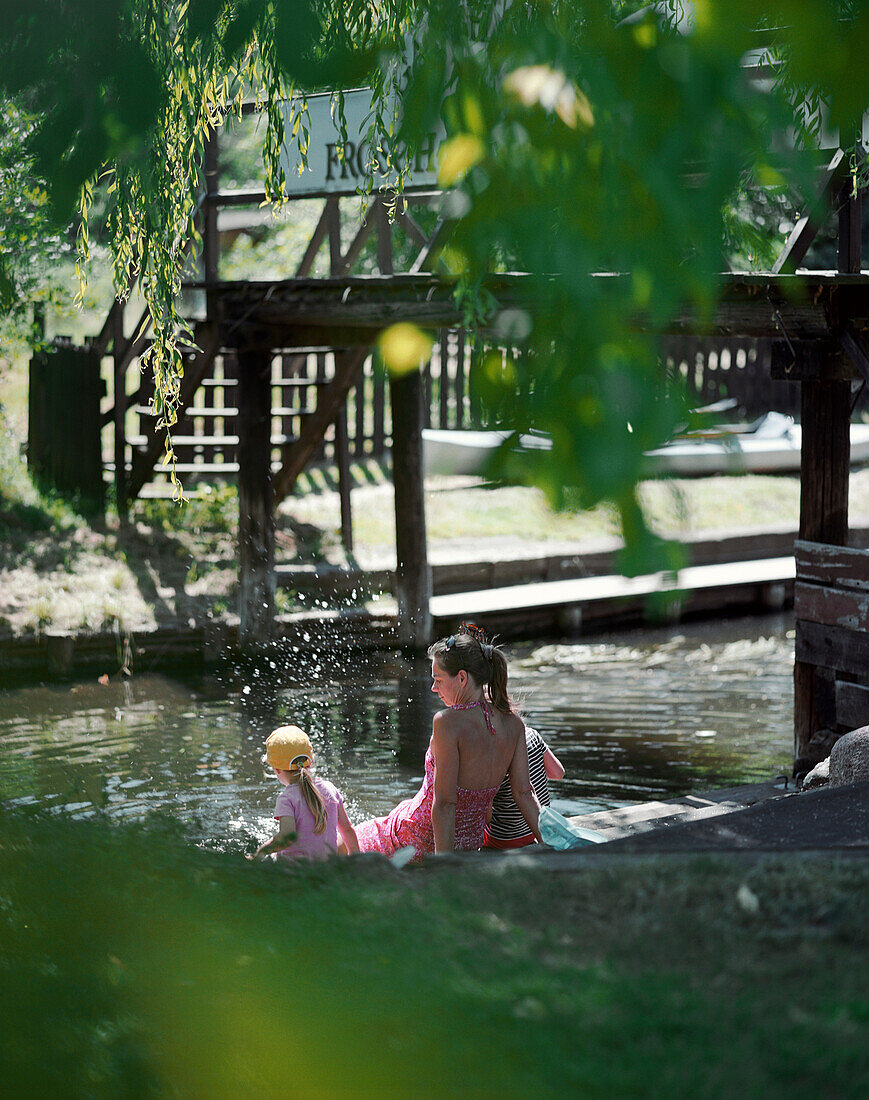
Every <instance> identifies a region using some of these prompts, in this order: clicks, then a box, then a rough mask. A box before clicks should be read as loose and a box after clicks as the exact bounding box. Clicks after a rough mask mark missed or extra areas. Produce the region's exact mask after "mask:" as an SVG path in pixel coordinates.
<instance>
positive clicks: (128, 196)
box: [0, 0, 869, 569]
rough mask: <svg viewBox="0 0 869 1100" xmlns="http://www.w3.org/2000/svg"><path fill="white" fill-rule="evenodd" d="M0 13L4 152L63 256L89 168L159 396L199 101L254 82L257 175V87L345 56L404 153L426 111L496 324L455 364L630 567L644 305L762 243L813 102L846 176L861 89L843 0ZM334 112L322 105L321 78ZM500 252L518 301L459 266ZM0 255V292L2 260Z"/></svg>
mask: <svg viewBox="0 0 869 1100" xmlns="http://www.w3.org/2000/svg"><path fill="white" fill-rule="evenodd" d="M0 14H2V15H3V16H4V20H5V22H4V33H3V37H2V39H0V90H2V92H3V94H4V95H5V96H6V97H7V98H8V100H9V101H11V102H14V103H15V104H16V105H17V108H18V109H19V110H22V111H23V110H24V109H25V107H26V110H27V112H28V115H27V117H28V118H29V119H31V120H33V122H32V132H31V133H29V134H28V135H27V136H26V140H25V142H24V146H25V150H26V156H27V157H29V158H31V159H30V161H29V163H30V164H31V165H32V169H31V170H32V175H33V177H34V178H35V179H42V180H44V181H45V187H46V189H47V194H48V196H49V198H50V200H51V202H52V204H53V208H54V210H55V213H56V216H57V218H58V220H59V221H60V222H64V221H65V220H66V219H67V218H69V217H70V216H71V215H72V214H73V213H75V212H76V211H77V214H78V217H79V231H78V251H79V255H80V257H81V259H82V261H84V259H85V258H86V256H87V254H88V251H89V247H90V244H89V234H88V228H87V226H88V217H89V214H90V211H91V207H92V204H93V203H94V202H95V201H96V199H97V195H98V190H99V188H98V181H99V180H102V183H101V184H99V186H101V187H102V188H103V189H104V203H105V218H106V224H107V227H108V231H109V234H110V237H111V242H112V243H111V247H112V253H113V257H114V264H115V282H116V286H117V289H118V290H119V292H121V293H125V290H126V283H127V278H128V274H129V270H130V268H131V267H132V268H134V269H137V270H138V271H139V274H140V276H141V281H142V286H143V288H144V293H145V297H146V300H147V304H148V307H149V310H150V315H151V320H152V323H153V325H154V330H155V333H156V337H157V339H156V342H155V344H154V346H153V349H152V350H151V352H150V355H151V359H150V366H151V369H152V370H153V371H154V374H155V378H156V383H157V385H156V392H157V397H156V404H157V411H158V413H160V414H161V415H162V416H163V418H164V420H165V422H166V423H167V424H171V422H172V419H173V416H174V411H173V409H174V403H175V401H176V398H177V392H178V384H179V378H180V369H181V367H180V355H179V348H178V345H179V340H180V339H181V338H182V337H183V334H184V330H185V326H184V320H183V318H182V317H181V316H180V314H179V312H178V306H177V291H178V287H179V278H180V272H181V270H182V266H183V264H184V262H185V256H186V251H187V248H188V243H189V242H190V241H193V242H194V245H195V241H196V231H195V225H194V212H195V205H196V203H195V196H196V190H197V186H198V166H199V163H200V161H201V156H202V149H203V143H204V141H205V140H206V138H207V136H208V134H209V133H210V132H211V131H212V130H213V129H214V127H215V126H217V125H218V124H219V123H220V122H221V121H222V120H223V119H224V117H225V116H226V114H227V113H228V112H231V111H232V110H233V109H234V108H237V107H238V105H239V104H240V101H241V99H242V98H243V97H244V96H246V95H248V94H250V93H251V92H252V91H253V92H255V93H256V94H257V95H258V96H259V97H260V98H261V102H262V106H263V112H262V121H263V125H262V126H261V130H260V133H261V148H262V154H263V157H264V165H265V172H264V174H265V180H266V189H267V192H268V193H269V194H270V195H271V196H273V197H274V198H276V199H278V200H280V197H281V194H282V187H283V177H282V174H281V173H282V169H281V168H280V164H279V154H280V150H281V146H282V144H283V143H284V140H285V136H286V135H285V134H284V121H283V116H282V113H281V101H282V99H284V98H286V97H290V98H292V99H293V101H294V103H295V110H296V111H297V112H301V113H302V115H303V114H304V94H305V93H306V92H309V91H312V90H314V89H317V88H340V87H347V86H352V85H354V84H358V83H359V82H360V81H362V80H363V79H365V80H368V82H369V83H370V85H371V87H372V90H373V99H372V115H371V125H372V128H373V131H374V133H375V136H380V137H381V138H383V139H384V140H386V139H387V137H389V136H390V135H391V134H392V131H393V130H394V128H395V126H396V125H399V124H400V130H401V133H400V137H402V138H403V139H404V140H405V142H406V143H407V150H408V155H409V156H412V154H413V149H414V145H415V144H416V143H418V142H419V141H420V140H421V137H422V135H424V134H427V133H429V132H430V130H431V129H432V127H433V125H434V124H435V123H436V122H438V120H440V121H441V122H442V123H443V125H444V127H445V130H446V142H445V144H444V146H443V149H442V171H443V172H444V175H445V178H446V177H448V182H449V183H451V184H452V183H455V186H454V187H453V189H452V190H451V192H450V194H449V196H448V198H447V201H446V205H445V213H446V214H447V216H448V217H449V218H450V219H451V221H452V223H453V232H452V235H451V237H450V239H449V240H448V241H447V244H446V247H445V249H444V252H443V256H444V258H445V260H446V262H447V263H448V265H449V266H450V267H451V268H452V270H453V271H456V272H458V274H459V277H460V293H461V294H462V297H463V301H464V302H465V305H466V308H467V312H468V319H469V321H485V322H486V323H487V324H488V325H489V326H490V327H491V328H493V329H494V332H495V335H496V337H497V338H498V340H499V341H500V342H501V343H503V344H504V345H506V346H508V347H511V348H515V355H514V356H513V357H512V359H511V360H510V361H509V362H508V363H507V364H505V365H504V366H503V367H501V368H498V367H496V365H495V364H494V363H490V364H489V368H490V369H487V370H484V371H482V372H479V396H480V398H481V399H482V400H484V401H485V402H486V403H487V404H489V405H490V406H491V407H493V408H494V409H496V410H497V411H498V415H499V416H500V418H501V419H502V421H503V422H504V423H506V424H509V425H511V426H514V427H516V428H517V429H522V428H524V427H526V426H528V425H529V424H533V425H534V426H535V427H537V428H539V429H542V430H545V431H548V432H550V433H551V435H552V437H553V440H554V447H553V449H552V451H551V452H549V453H541V454H540V455H538V456H537V461H535V462H534V463H533V464H532V463H529V462H523V463H522V464H521V466H517V467H516V468H513V469H510V468H509V467H510V465H511V462H512V463H513V465H514V466H515V460H511V458H510V457H509V456H505V458H504V462H505V464H506V465H505V469H504V473H505V474H506V475H508V476H510V477H511V478H515V477H517V476H518V477H522V478H524V479H526V480H533V481H534V482H535V483H536V484H539V485H541V486H542V487H544V488H545V489H546V491H547V493H548V494H549V496H550V498H551V500H552V501H553V502H555V503H556V504H560V503H562V502H563V501H564V500H565V499H566V498H565V496H564V490H565V488H566V487H571V488H572V489H573V492H574V499H579V500H580V502H581V503H582V505H583V506H589V505H592V504H594V503H595V502H597V501H599V500H603V499H606V500H610V501H612V502H613V503H614V504H615V506H616V508H617V509H618V511H619V514H620V516H621V522H622V526H623V530H624V533H625V536H626V541H627V543H628V546H629V560H627V561H626V568H628V569H634V568H644V569H649V568H655V567H664V568H667V567H672V566H673V565H674V564H676V563H677V556H675V555H674V552H673V550H672V548H669V547H666V546H664V545H662V544H660V543H658V541H657V540H655V539H654V538H653V537H652V536H651V534H650V533H649V532H648V529H647V527H646V524H645V521H644V518H643V514H642V511H641V509H640V508H639V506H638V504H637V496H636V492H635V484H636V478H637V475H638V471H639V468H640V461H641V455H642V453H643V451H644V450H647V449H649V448H651V447H654V446H656V445H658V444H660V443H662V442H663V441H665V440H666V439H667V438H668V437H669V436H670V435H671V434H672V433H673V431H674V430H675V429H676V427H677V426H678V425H679V424H681V423H683V422H684V419H685V416H686V410H685V408H684V406H683V400H682V395H681V392H680V389H679V387H678V386H676V385H674V384H673V383H672V380H669V379H666V378H662V376H661V371H660V367H659V363H658V357H657V354H656V348H655V342H654V334H655V332H657V331H659V330H661V329H663V328H665V327H666V326H667V324H668V323H669V322H670V320H671V319H672V317H673V315H674V313H675V312H676V311H677V310H679V309H680V308H681V307H682V306H683V305H684V304H688V305H690V306H692V307H693V308H694V309H695V310H696V311H697V312H698V313H699V316H700V317H701V319H705V320H709V319H711V318H712V317H713V315H714V309H715V301H716V294H717V289H718V283H719V273H720V272H721V271H722V270H723V269H724V267H725V263H726V259H727V258H734V257H735V258H740V259H744V260H745V261H746V262H748V263H763V262H769V259H770V258H771V257H772V255H773V252H774V247H775V241H776V239H777V238H778V239H780V236H781V232H782V227H783V225H784V224H785V223H786V221H787V214H784V213H783V212H782V210H781V208H780V204H781V197H782V195H783V194H784V193H785V190H786V188H790V189H792V190H794V191H795V192H796V194H797V196H798V197H797V199H796V200H795V201H796V203H797V204H798V205H799V204H801V203H802V202H803V201H804V196H805V195H807V194H809V193H810V192H811V188H812V184H811V169H812V167H813V165H814V163H815V158H814V151H813V148H812V147H813V146H814V145H815V144H816V143H817V138H818V136H819V134H820V132H821V130H822V128H823V127H824V126H828V127H830V126H831V127H834V128H835V127H838V128H839V130H840V132H841V134H842V135H843V140H845V141H846V145H847V146H848V148H849V149H850V150H851V152H852V153H853V163H852V167H853V173H854V180H855V183H856V181H857V180H858V179H860V178H862V176H863V175H864V174H865V170H864V169H863V167H862V166H861V164H860V163H859V161H858V157H857V147H856V146H855V145H854V143H853V138H854V134H855V129H856V128H857V126H858V124H859V120H860V118H861V116H862V113H863V110H864V109H865V107H866V104H867V102H869V76H867V70H866V67H865V65H864V64H863V63H862V58H863V57H864V56H865V53H866V47H867V45H869V6H867V4H866V3H865V2H862V0H694V2H693V3H688V2H687V0H684V2H683V0H660V2H659V3H657V4H654V5H647V6H643V5H642V4H640V3H639V2H630V0H530V2H529V3H523V4H509V3H504V2H503V0H461V2H460V3H456V2H455V0H431V2H429V0H426V2H424V3H423V2H422V0H380V2H378V3H372V2H371V0H342V2H340V3H338V2H336V0H233V2H232V3H230V2H228V0H172V2H170V3H165V2H160V3H157V2H156V0H123V2H122V3H115V2H113V0H112V2H110V0H81V2H79V3H64V4H61V5H59V6H58V5H56V4H54V3H52V2H51V0H34V2H33V3H31V4H28V5H27V6H26V8H22V7H21V5H18V4H13V3H12V2H11V0H4V2H3V3H2V7H0ZM625 17H628V18H625ZM748 59H751V60H753V61H758V60H761V61H762V62H763V65H764V68H763V71H762V74H761V77H762V78H759V79H753V78H752V77H751V76H750V74H749V72H748V70H747V67H746V63H747V60H748ZM396 97H397V100H398V102H400V115H401V117H400V119H398V118H396V117H395V113H394V110H393V106H392V105H393V103H394V102H395V101H396ZM336 117H337V120H338V121H337V125H338V126H339V128H340V119H341V107H340V95H339V96H338V98H337V100H336ZM306 139H307V138H306V128H305V126H304V125H301V126H300V128H299V131H298V134H297V135H296V138H295V140H297V141H300V142H302V143H304V141H305V140H306ZM804 150H808V151H809V153H811V154H812V155H811V156H809V157H808V158H804V157H802V156H801V153H802V152H803V151H804ZM236 159H237V161H238V163H237V164H236V165H235V166H234V171H235V172H236V173H237V174H238V175H239V176H244V177H249V176H250V175H251V172H252V168H251V165H250V164H249V163H245V162H244V158H243V157H238V158H236ZM396 167H397V168H398V170H399V174H400V173H401V170H402V168H403V167H404V166H403V165H397V166H396ZM790 213H791V214H792V213H793V212H790ZM282 246H283V242H282ZM369 259H371V257H369ZM241 261H242V262H241V265H240V266H241V267H244V266H245V265H246V264H248V263H249V262H250V261H251V257H250V256H242V257H241ZM230 266H232V265H230ZM505 269H513V270H520V271H523V272H526V273H528V274H529V275H530V276H531V280H532V285H531V288H530V292H529V295H528V304H527V305H522V306H521V307H520V308H514V309H510V310H504V311H502V312H500V314H499V313H498V312H497V309H496V304H495V303H494V302H493V300H492V299H491V297H490V295H488V294H487V292H486V289H485V280H486V276H487V275H488V273H490V272H491V271H503V270H505ZM236 270H238V266H237V267H236ZM3 271H4V272H5V274H4V275H2V277H0V284H2V286H5V287H6V290H7V297H8V291H9V287H10V286H11V285H12V284H11V280H12V278H13V277H14V275H15V267H14V265H13V264H11V263H10V262H9V261H8V260H7V261H6V263H5V265H4V266H3ZM601 273H607V275H608V277H602V276H601ZM4 280H5V282H4ZM2 286H0V289H2ZM641 329H642V330H643V332H644V333H645V335H640V330H641ZM517 395H521V396H519V397H517Z"/></svg>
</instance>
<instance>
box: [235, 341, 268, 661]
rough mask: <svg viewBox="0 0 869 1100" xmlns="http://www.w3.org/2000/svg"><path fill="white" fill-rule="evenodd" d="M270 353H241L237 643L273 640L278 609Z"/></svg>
mask: <svg viewBox="0 0 869 1100" xmlns="http://www.w3.org/2000/svg"><path fill="white" fill-rule="evenodd" d="M271 371H272V355H271V352H270V351H269V350H267V349H263V348H241V349H239V352H238V417H237V419H236V423H237V425H238V437H239V438H238V452H237V453H238V613H239V635H238V637H239V645H240V646H241V648H242V649H251V648H255V647H257V646H260V645H264V644H265V643H266V642H268V641H269V640H270V639H271V636H272V632H273V625H274V613H275V531H274V502H273V492H272V478H271V418H272V411H271V405H272V388H271Z"/></svg>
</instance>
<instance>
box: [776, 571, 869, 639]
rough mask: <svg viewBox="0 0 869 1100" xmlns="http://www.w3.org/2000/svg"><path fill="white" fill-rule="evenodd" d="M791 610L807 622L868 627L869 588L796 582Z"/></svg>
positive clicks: (855, 628) (848, 627) (857, 627)
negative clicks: (851, 588) (859, 589)
mask: <svg viewBox="0 0 869 1100" xmlns="http://www.w3.org/2000/svg"><path fill="white" fill-rule="evenodd" d="M794 612H795V614H796V617H797V618H798V619H804V620H805V621H806V622H812V623H822V624H824V625H826V626H843V627H846V628H847V629H848V630H863V631H869V592H856V591H853V590H851V591H847V592H845V591H842V590H841V589H836V588H823V587H822V586H821V585H817V584H805V583H802V582H798V583H797V584H795V585H794Z"/></svg>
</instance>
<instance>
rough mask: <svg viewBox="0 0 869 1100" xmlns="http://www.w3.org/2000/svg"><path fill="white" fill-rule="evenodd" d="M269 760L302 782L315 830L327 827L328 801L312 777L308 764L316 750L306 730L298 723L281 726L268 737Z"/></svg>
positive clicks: (300, 784) (295, 779)
mask: <svg viewBox="0 0 869 1100" xmlns="http://www.w3.org/2000/svg"><path fill="white" fill-rule="evenodd" d="M266 761H267V762H268V763H269V764H271V766H272V767H273V768H277V769H278V770H279V771H285V772H288V773H289V775H290V778H291V779H292V780H293V782H298V784H299V789H300V791H301V793H302V798H304V800H305V805H306V806H307V807H308V809H309V810H310V811H311V816H312V817H313V818H314V832H315V833H317V834H318V835H319V834H320V833H322V832H323V830H324V829H325V828H326V803H325V802H324V801H323V796H322V795H321V794H320V792H319V791H318V790H317V787H316V785H315V784H314V780H313V779H312V778H311V776H310V774H309V772H308V767H309V766H310V765H311V764H313V762H314V750H313V748H312V747H311V741H310V738H309V737H308V735H307V733H305V731H304V730H300V729H299V727H298V726H278V728H277V729H276V730H272V732H271V733H270V734H269V736H268V737H267V738H266Z"/></svg>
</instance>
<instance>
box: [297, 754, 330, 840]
mask: <svg viewBox="0 0 869 1100" xmlns="http://www.w3.org/2000/svg"><path fill="white" fill-rule="evenodd" d="M299 790H300V792H301V795H302V798H304V800H305V805H306V806H307V807H308V809H309V810H310V811H311V814H312V815H313V818H314V832H315V833H316V834H317V835H318V836H319V835H320V833H322V832H323V830H324V829H325V828H326V803H325V802H324V801H323V796H322V795H321V794H320V792H319V791H318V790H317V787H316V786H315V784H314V780H313V779H312V778H311V776H310V774H309V773H308V769H307V768H299Z"/></svg>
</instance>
